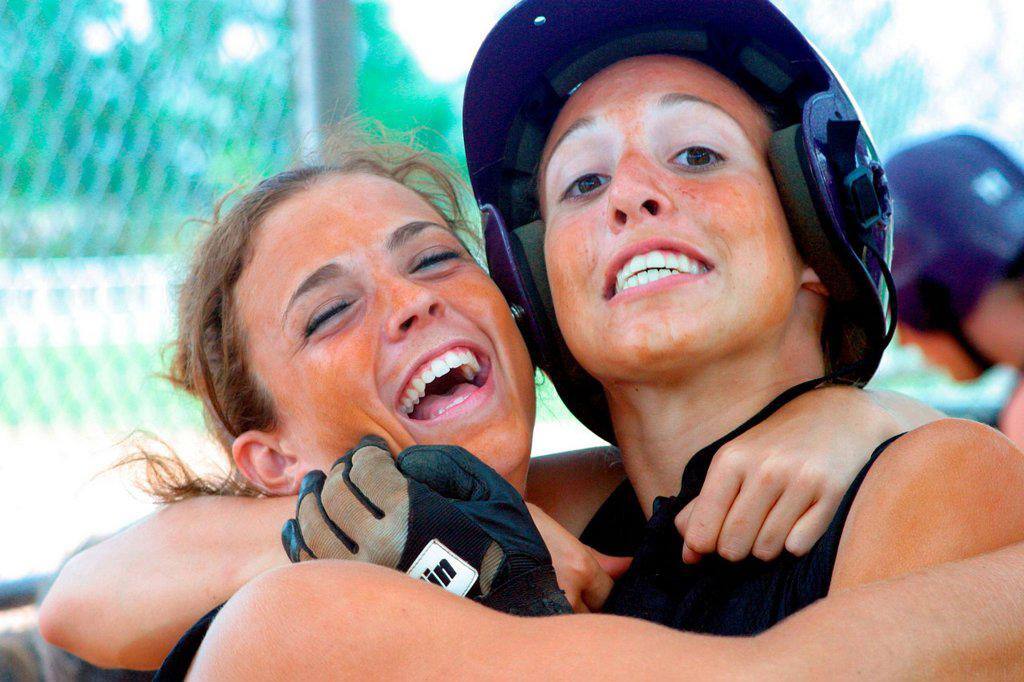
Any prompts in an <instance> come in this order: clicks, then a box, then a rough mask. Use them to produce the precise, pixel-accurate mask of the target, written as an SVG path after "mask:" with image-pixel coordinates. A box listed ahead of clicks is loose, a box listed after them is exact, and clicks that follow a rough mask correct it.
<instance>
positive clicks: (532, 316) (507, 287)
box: [481, 205, 615, 444]
mask: <svg viewBox="0 0 1024 682" xmlns="http://www.w3.org/2000/svg"><path fill="white" fill-rule="evenodd" d="M481 211H482V217H483V224H484V238H485V241H486V246H487V264H488V267H489V269H490V274H491V278H492V279H493V280H494V282H495V283H496V284H497V285H498V288H499V289H500V290H501V293H502V294H504V295H505V299H506V300H507V301H508V303H509V307H510V308H511V310H512V316H513V317H514V318H515V320H516V324H517V325H518V326H519V330H520V331H521V332H522V334H523V338H524V339H525V340H526V347H527V349H528V350H529V351H530V357H531V358H532V359H533V363H534V365H536V366H537V367H539V368H540V369H542V370H544V371H545V372H546V373H547V374H548V375H549V376H550V377H551V379H552V381H553V383H554V385H555V388H556V390H557V391H558V395H559V397H560V398H561V399H562V401H563V402H564V403H565V405H566V407H568V408H569V410H570V411H571V412H572V413H573V414H575V415H576V416H577V417H578V418H579V419H580V420H581V421H583V422H584V423H585V424H586V426H587V427H589V428H590V430H591V431H593V432H594V433H596V434H597V435H598V436H600V437H601V438H604V439H605V440H607V441H608V442H610V443H612V444H614V443H615V434H614V432H613V431H612V428H611V418H610V416H609V415H608V404H607V402H606V401H605V397H604V390H603V389H602V388H601V385H600V384H599V383H598V382H597V381H596V380H595V379H594V378H593V377H591V376H590V375H589V374H587V373H586V371H584V369H583V368H582V367H580V366H579V364H578V363H577V362H576V360H575V359H574V358H573V357H572V355H571V353H570V352H569V349H568V348H567V347H566V345H565V340H564V339H563V338H562V335H561V333H560V332H559V331H558V323H557V321H556V319H555V307H554V303H553V302H552V299H551V287H550V286H549V285H548V275H547V265H546V264H545V262H544V223H543V221H540V220H535V221H533V222H531V223H527V224H526V225H523V226H521V227H518V228H516V229H514V230H508V229H506V227H505V223H504V221H503V220H502V217H501V215H500V214H499V213H498V211H497V210H496V209H495V208H494V207H493V206H489V205H487V206H483V207H481Z"/></svg>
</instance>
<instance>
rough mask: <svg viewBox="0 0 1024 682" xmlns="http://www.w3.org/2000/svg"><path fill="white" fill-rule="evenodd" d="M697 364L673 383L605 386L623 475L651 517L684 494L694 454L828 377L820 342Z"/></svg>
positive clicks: (768, 348)
mask: <svg viewBox="0 0 1024 682" xmlns="http://www.w3.org/2000/svg"><path fill="white" fill-rule="evenodd" d="M698 364H700V366H699V367H696V368H693V369H692V370H691V371H689V372H688V373H687V374H686V375H685V376H682V377H679V378H676V379H675V380H673V381H668V382H666V381H659V382H658V383H653V382H651V383H636V384H625V383H617V384H614V385H606V386H605V389H606V393H607V395H608V405H609V408H610V410H611V415H612V423H613V424H614V425H615V437H616V439H617V440H618V444H619V448H620V450H621V451H622V460H623V464H624V466H625V469H626V474H627V475H628V476H629V479H630V482H631V483H632V484H633V487H634V489H635V490H636V493H637V496H638V497H639V499H640V503H641V505H642V506H643V509H644V513H645V514H647V515H648V516H650V514H651V509H652V505H653V502H654V498H655V497H657V496H659V495H675V494H677V493H678V492H679V485H680V477H681V475H682V472H683V469H684V468H685V466H686V464H687V463H688V462H689V461H690V459H691V458H692V457H693V455H695V454H696V453H697V451H699V450H700V449H701V448H703V447H704V446H706V445H708V444H710V443H712V442H714V441H715V440H717V439H719V438H721V437H722V436H725V435H726V434H728V433H729V432H730V431H732V430H733V429H735V428H736V427H737V426H739V425H740V424H742V423H743V422H744V421H746V420H747V419H749V418H750V417H752V416H754V415H755V414H756V413H757V412H758V411H759V410H760V409H761V408H762V407H764V406H765V405H767V404H768V403H769V402H771V400H772V399H773V398H775V397H776V396H777V395H778V394H780V393H782V392H783V391H785V390H786V389H787V388H790V387H791V386H795V385H796V384H798V383H801V382H803V381H809V380H812V379H815V378H817V377H820V376H823V375H824V373H825V370H824V363H823V362H822V358H821V347H820V345H819V343H818V340H817V338H809V339H802V340H801V341H800V342H799V343H782V342H778V343H770V344H765V345H764V346H763V347H761V348H759V349H756V350H755V351H754V352H750V353H747V354H744V355H743V356H742V357H729V358H723V359H720V360H718V361H715V362H709V363H698Z"/></svg>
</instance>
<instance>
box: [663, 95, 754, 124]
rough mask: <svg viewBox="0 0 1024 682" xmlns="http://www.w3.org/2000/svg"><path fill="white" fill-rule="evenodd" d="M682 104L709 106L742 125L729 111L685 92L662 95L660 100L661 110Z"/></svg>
mask: <svg viewBox="0 0 1024 682" xmlns="http://www.w3.org/2000/svg"><path fill="white" fill-rule="evenodd" d="M680 104H703V105H705V106H709V107H711V108H712V109H717V110H718V111H720V112H722V113H723V114H725V115H726V116H728V117H729V118H731V119H732V120H733V122H735V123H736V125H740V122H739V121H737V120H736V117H735V116H733V115H732V114H730V113H729V112H728V111H726V110H725V109H723V108H722V107H720V106H718V105H717V104H715V103H714V102H710V101H708V100H706V99H704V98H703V97H698V96H697V95H689V94H686V93H683V92H670V93H668V94H667V95H662V96H661V99H659V100H658V107H659V108H661V107H674V106H679V105H680ZM740 128H741V129H742V126H740Z"/></svg>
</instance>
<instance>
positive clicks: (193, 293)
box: [121, 126, 479, 503]
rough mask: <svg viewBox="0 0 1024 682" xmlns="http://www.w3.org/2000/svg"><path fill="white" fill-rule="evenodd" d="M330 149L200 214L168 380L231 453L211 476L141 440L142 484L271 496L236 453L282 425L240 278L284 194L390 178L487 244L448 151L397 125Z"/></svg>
mask: <svg viewBox="0 0 1024 682" xmlns="http://www.w3.org/2000/svg"><path fill="white" fill-rule="evenodd" d="M324 157H325V159H327V161H326V162H325V163H324V164H320V165H303V166H299V167H297V168H293V169H291V170H287V171H284V172H282V173H278V174H277V175H274V176H271V177H269V178H266V179H265V180H263V181H262V182H260V183H259V184H257V185H256V186H255V187H253V188H252V189H250V190H248V191H247V192H245V193H244V194H242V195H241V197H240V198H238V200H237V201H236V202H235V203H233V204H232V205H231V206H230V208H227V209H225V207H226V205H227V204H228V202H229V201H230V200H231V199H232V198H233V196H234V195H236V194H237V193H238V191H237V190H236V191H234V192H231V193H229V194H228V195H227V196H225V197H224V198H222V199H221V200H220V201H219V202H218V203H217V205H216V207H215V208H214V211H213V217H212V219H211V220H208V221H201V222H202V224H203V225H204V226H205V228H206V229H205V234H204V235H203V236H202V238H201V239H200V241H199V243H198V245H197V246H196V249H195V252H194V254H193V256H192V260H191V265H190V267H189V271H188V275H187V276H186V278H185V280H184V283H183V284H182V286H181V289H180V291H179V294H178V320H177V322H178V325H177V336H176V339H175V340H174V342H173V344H172V350H173V358H172V361H171V365H170V370H169V373H168V375H167V378H168V379H169V380H170V381H171V383H172V384H174V385H175V386H176V387H178V388H180V389H182V390H184V391H186V392H187V393H189V394H191V395H193V396H195V397H196V398H198V399H199V401H200V402H201V403H202V406H203V416H204V419H205V421H206V425H207V428H208V430H209V432H210V433H211V434H212V435H213V437H214V438H215V439H216V441H217V442H218V443H219V444H220V446H221V448H222V450H223V451H224V453H226V454H227V471H226V472H225V473H223V474H222V475H220V476H202V475H200V474H198V473H196V472H195V470H194V469H193V468H192V467H190V466H189V465H188V464H186V463H185V462H184V461H183V460H182V459H181V458H180V457H178V456H177V455H176V454H175V453H174V452H173V451H172V450H170V448H168V447H165V448H163V449H164V450H166V452H165V453H164V454H158V453H157V452H155V451H154V449H153V448H152V447H140V448H138V452H137V453H136V454H134V455H132V456H130V457H128V458H127V459H126V460H125V461H122V462H121V464H128V463H142V464H144V466H145V476H144V480H143V482H142V483H141V487H142V488H143V489H144V490H145V491H146V492H147V493H149V494H150V495H151V496H152V497H154V498H156V499H157V500H159V501H161V502H165V503H166V502H175V501H179V500H183V499H187V498H191V497H197V496H200V495H239V496H250V497H255V496H258V495H262V494H264V493H263V491H261V490H260V489H259V488H257V487H256V486H255V485H253V484H252V483H251V482H250V481H249V480H247V479H246V478H245V477H244V476H243V475H242V472H241V471H240V470H239V469H238V467H237V466H236V465H235V463H234V460H233V458H232V456H231V445H232V442H233V441H234V439H235V437H237V436H238V435H239V434H242V433H244V432H245V431H249V430H253V429H256V430H269V429H272V428H273V427H274V425H275V411H274V402H273V400H272V399H271V396H270V394H269V393H268V392H267V390H266V389H265V388H264V387H263V386H262V385H261V383H260V381H259V378H258V377H257V376H256V375H255V374H254V372H253V371H252V369H251V367H250V366H249V363H248V357H247V353H246V335H245V330H244V329H243V327H242V323H241V320H240V318H239V314H238V310H237V301H236V292H235V285H236V283H237V282H238V279H239V277H240V276H241V274H242V271H243V270H244V269H245V267H246V265H247V264H248V263H249V262H250V260H251V258H252V252H253V243H254V241H255V240H254V239H253V237H254V235H255V234H256V233H257V231H258V230H259V228H260V226H261V225H262V223H263V220H264V219H265V218H266V216H267V215H268V214H269V213H270V212H271V211H273V210H274V209H275V208H276V207H277V206H279V205H280V204H281V203H282V202H284V201H286V200H287V199H289V198H290V197H293V196H295V195H297V194H299V193H301V192H303V191H305V190H306V189H308V188H310V187H312V186H313V185H314V184H316V183H317V182H319V181H321V180H323V179H324V178H327V177H333V176H337V175H348V174H359V173H365V174H370V175H375V176H378V177H382V178H387V179H389V180H392V181H394V182H396V183H398V184H400V185H403V186H405V187H408V188H409V189H412V190H413V191H415V192H416V193H417V194H419V195H420V196H421V197H423V199H424V200H426V201H427V202H428V203H429V204H430V205H431V206H432V207H433V208H434V209H435V210H437V211H438V213H440V215H441V216H442V217H443V218H444V220H445V222H446V224H447V225H448V227H449V228H450V229H451V230H452V232H453V233H454V234H455V235H456V236H457V237H458V238H459V240H460V241H461V242H462V243H463V244H464V245H466V247H467V248H468V249H469V250H470V251H471V252H475V253H476V252H478V248H479V237H478V232H477V231H476V228H475V223H471V222H470V221H469V220H468V219H467V214H466V213H465V211H464V209H463V206H464V205H465V204H466V197H467V196H468V192H467V189H466V185H465V183H464V182H463V181H462V180H461V176H460V175H459V174H458V173H457V172H456V171H455V170H454V168H453V166H452V165H451V164H450V163H449V162H448V161H447V159H445V158H444V157H443V156H441V155H439V154H437V153H434V152H430V151H427V150H425V149H423V148H422V147H421V146H419V145H417V144H416V143H415V142H414V141H412V138H411V137H410V139H409V140H406V141H399V140H398V139H397V138H396V137H395V136H394V134H393V133H387V132H385V131H381V130H376V131H374V132H369V131H367V130H366V129H365V127H363V128H356V127H354V126H350V127H348V128H346V129H345V130H344V131H343V132H342V133H336V134H335V135H334V136H333V137H332V138H331V140H330V141H329V142H328V144H327V151H326V152H325V154H324Z"/></svg>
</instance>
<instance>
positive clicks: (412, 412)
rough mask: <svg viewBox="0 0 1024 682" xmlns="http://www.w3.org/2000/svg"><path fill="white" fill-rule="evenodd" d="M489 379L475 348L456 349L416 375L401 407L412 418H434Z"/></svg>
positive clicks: (401, 399)
mask: <svg viewBox="0 0 1024 682" xmlns="http://www.w3.org/2000/svg"><path fill="white" fill-rule="evenodd" d="M485 370H486V368H485ZM486 379H487V372H486V371H481V363H480V361H479V360H478V359H477V357H476V354H475V353H474V352H473V351H471V350H470V349H468V348H464V347H461V346H460V347H456V348H452V349H450V350H448V351H445V352H444V353H442V354H441V355H439V356H437V357H436V358H434V359H432V360H428V361H427V362H425V363H423V365H422V366H421V367H420V368H419V369H418V370H417V371H416V372H415V373H414V374H413V375H412V378H410V379H409V383H408V384H406V386H405V389H404V390H403V392H402V394H401V397H400V398H399V410H400V411H401V412H402V414H405V415H406V416H408V417H409V418H410V419H417V420H424V419H434V418H435V417H438V416H440V415H442V414H444V413H445V412H447V411H448V410H450V409H451V408H453V407H455V406H456V405H459V404H461V403H462V402H464V401H465V400H466V399H467V398H469V396H470V395H472V394H473V392H475V391H476V390H477V389H478V388H480V387H481V386H483V384H484V382H485V381H486Z"/></svg>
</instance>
